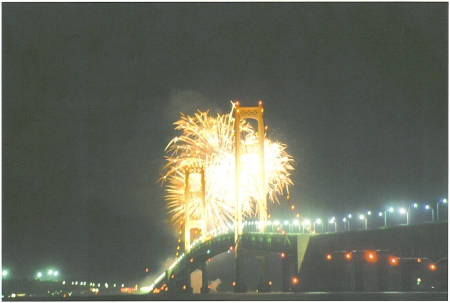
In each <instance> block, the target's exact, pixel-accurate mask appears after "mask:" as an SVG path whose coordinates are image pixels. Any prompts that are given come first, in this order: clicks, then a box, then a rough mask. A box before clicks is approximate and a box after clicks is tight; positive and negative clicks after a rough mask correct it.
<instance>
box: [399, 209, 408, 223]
mask: <svg viewBox="0 0 450 303" xmlns="http://www.w3.org/2000/svg"><path fill="white" fill-rule="evenodd" d="M400 213H401V214H404V213H406V225H408V224H409V213H408V212H407V211H406V209H404V208H400Z"/></svg>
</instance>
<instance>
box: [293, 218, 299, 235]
mask: <svg viewBox="0 0 450 303" xmlns="http://www.w3.org/2000/svg"><path fill="white" fill-rule="evenodd" d="M292 224H293V225H292V232H295V230H294V225H295V226H298V220H294V222H293V223H292ZM298 232H299V233H300V227H299V228H298Z"/></svg>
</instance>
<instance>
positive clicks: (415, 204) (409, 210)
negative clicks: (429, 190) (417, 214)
mask: <svg viewBox="0 0 450 303" xmlns="http://www.w3.org/2000/svg"><path fill="white" fill-rule="evenodd" d="M412 207H414V208H417V207H418V205H417V203H414V204H413V205H412ZM408 213H409V214H410V216H412V213H411V205H410V206H409V207H408ZM408 224H409V222H408Z"/></svg>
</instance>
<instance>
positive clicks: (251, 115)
mask: <svg viewBox="0 0 450 303" xmlns="http://www.w3.org/2000/svg"><path fill="white" fill-rule="evenodd" d="M263 112H264V109H263V107H262V101H259V103H258V106H256V107H240V105H239V101H236V104H235V108H234V138H235V149H236V150H235V153H236V159H235V161H236V162H235V165H236V168H235V174H236V177H235V182H236V184H235V186H236V204H235V207H236V210H235V220H234V221H235V232H234V233H235V236H234V240H235V242H237V241H238V237H239V235H240V234H242V198H241V197H240V195H239V186H240V177H241V173H240V172H241V158H242V155H243V152H242V141H241V128H240V126H241V121H242V120H243V119H254V120H256V121H257V122H258V158H259V172H260V173H259V176H260V177H259V188H258V190H259V193H260V199H259V200H258V209H259V220H260V222H261V221H262V222H263V224H260V231H261V232H263V231H264V229H265V226H266V221H267V189H266V170H265V165H264V163H265V161H264V131H265V127H264V119H263Z"/></svg>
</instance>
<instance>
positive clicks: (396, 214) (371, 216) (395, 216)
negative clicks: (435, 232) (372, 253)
mask: <svg viewBox="0 0 450 303" xmlns="http://www.w3.org/2000/svg"><path fill="white" fill-rule="evenodd" d="M439 204H447V199H442V200H441V201H439V202H438V203H437V204H436V217H435V215H434V208H433V207H432V206H430V205H428V204H426V205H425V204H418V203H414V204H411V205H410V206H409V207H407V208H404V207H401V208H397V209H395V208H394V207H388V208H386V209H385V210H384V211H380V212H378V214H376V213H372V212H371V211H367V212H365V213H364V214H358V215H356V216H353V215H352V214H348V215H346V216H345V217H343V218H342V221H341V222H342V224H340V226H341V227H340V228H338V221H339V220H338V219H336V217H334V216H333V217H332V218H331V219H329V220H328V224H327V223H326V221H325V222H324V221H323V220H322V219H320V218H317V219H315V220H310V219H304V220H299V219H298V218H299V217H300V215H299V214H297V216H296V217H297V219H295V220H293V221H289V220H285V221H279V220H273V221H272V220H270V219H271V215H270V214H269V215H268V219H269V220H268V221H266V231H267V232H281V233H323V232H324V231H325V228H324V226H326V227H327V229H328V232H337V231H338V230H339V229H340V230H343V231H349V230H358V229H367V228H368V226H369V222H371V223H370V226H371V227H372V228H378V227H387V226H388V223H389V220H393V221H394V220H395V222H399V220H401V217H402V216H404V219H403V220H404V223H400V224H406V225H409V224H414V223H423V222H414V221H411V214H412V213H413V212H414V213H415V214H416V213H417V216H418V215H419V214H420V212H429V213H430V214H429V215H428V216H426V217H427V219H426V220H425V221H426V222H434V221H439V220H441V219H442V218H440V216H439ZM291 209H292V210H294V209H295V206H292V207H291ZM425 215H426V214H425ZM259 224H262V222H259V221H245V222H243V225H244V231H245V232H256V231H258V230H259Z"/></svg>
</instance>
